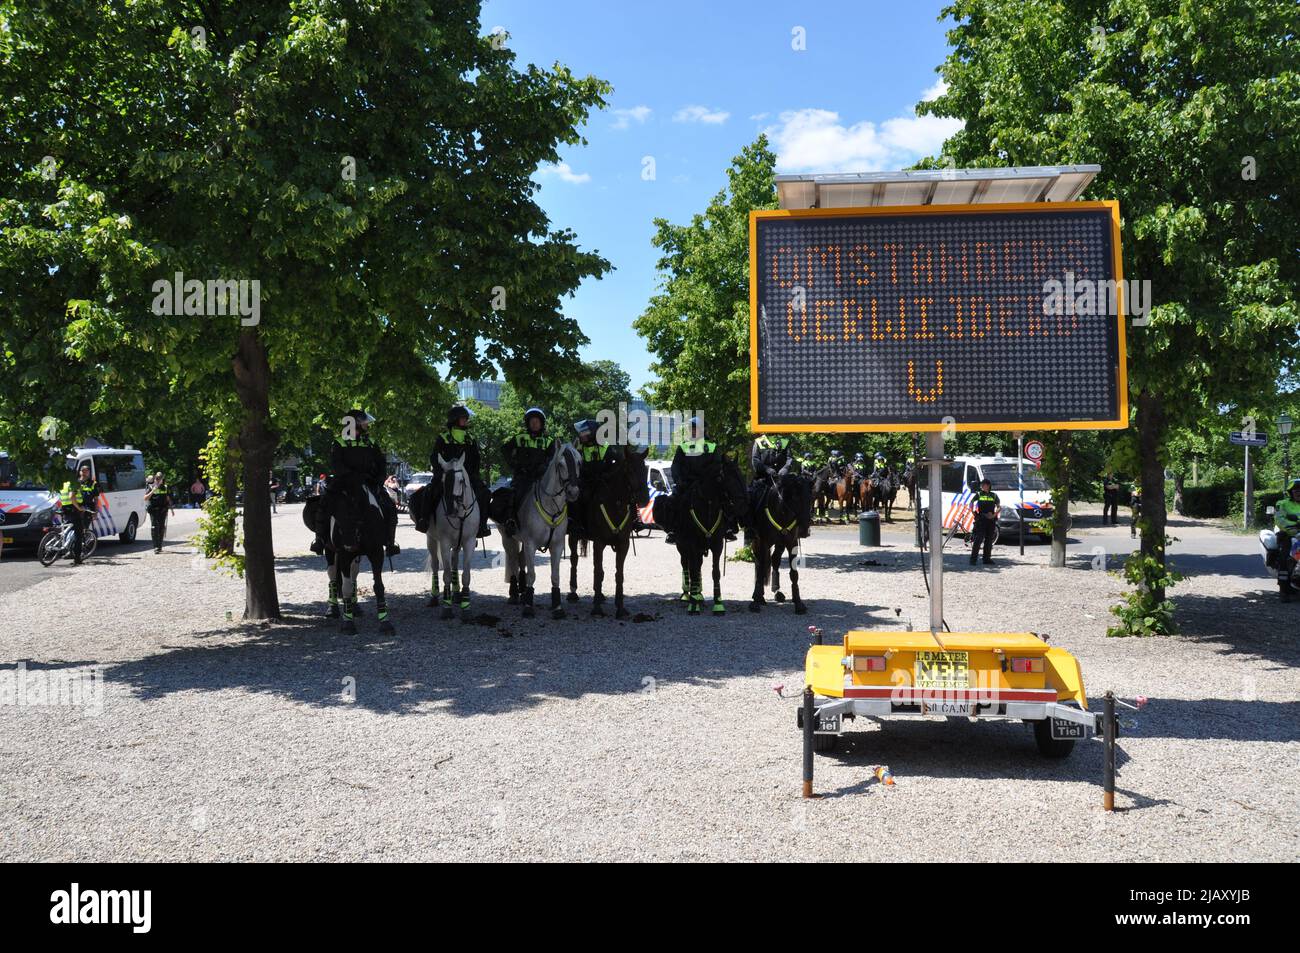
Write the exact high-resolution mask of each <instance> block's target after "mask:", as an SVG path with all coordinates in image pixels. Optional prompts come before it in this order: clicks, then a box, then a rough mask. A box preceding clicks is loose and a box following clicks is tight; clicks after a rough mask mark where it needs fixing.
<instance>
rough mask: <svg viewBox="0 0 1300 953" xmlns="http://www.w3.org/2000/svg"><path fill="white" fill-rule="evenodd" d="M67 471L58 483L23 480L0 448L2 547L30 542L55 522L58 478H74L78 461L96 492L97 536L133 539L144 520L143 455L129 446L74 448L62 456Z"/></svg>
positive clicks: (123, 539)
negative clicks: (94, 484)
mask: <svg viewBox="0 0 1300 953" xmlns="http://www.w3.org/2000/svg"><path fill="white" fill-rule="evenodd" d="M65 463H66V465H67V473H66V475H64V476H63V478H62V479H61V480H59V482H58V485H57V486H52V487H51V486H45V485H44V484H41V483H35V482H31V481H25V480H22V479H20V478H19V476H18V473H17V468H16V467H15V466H14V463H13V461H12V460H10V458H9V455H8V454H7V453H4V452H3V451H0V517H3V524H2V525H3V530H4V542H5V545H10V544H13V545H16V546H24V545H31V546H35V545H36V544H37V543H39V542H40V541H41V537H42V536H44V535H45V534H46V533H47V532H48V531H49V530H50V527H51V526H53V524H54V519H55V514H56V513H57V512H58V511H59V509H60V506H59V491H60V490H61V489H62V487H63V480H67V481H71V482H74V483H75V482H76V480H77V472H78V470H80V469H81V467H82V465H83V464H84V465H87V466H89V467H90V475H91V479H93V480H94V481H95V482H96V483H97V484H98V486H99V490H100V493H101V496H100V501H99V511H98V513H97V514H96V515H95V519H94V522H93V523H92V524H91V525H92V526H93V528H94V530H95V535H96V536H97V537H99V538H101V539H102V538H104V537H106V536H116V537H117V538H118V539H120V540H121V541H122V542H124V543H129V542H131V541H133V540H134V539H135V536H136V533H137V532H138V530H139V529H140V524H141V523H142V522H143V521H144V513H145V509H144V492H145V491H144V481H145V477H146V474H145V469H144V455H143V454H142V453H141V452H140V451H139V450H136V449H135V448H133V447H130V446H127V447H123V448H120V449H119V448H116V447H78V448H77V449H75V450H73V451H72V452H71V453H69V454H68V455H67V457H66V460H65Z"/></svg>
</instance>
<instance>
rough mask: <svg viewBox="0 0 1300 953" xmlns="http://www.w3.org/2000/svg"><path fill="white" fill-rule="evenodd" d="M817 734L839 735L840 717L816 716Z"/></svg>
mask: <svg viewBox="0 0 1300 953" xmlns="http://www.w3.org/2000/svg"><path fill="white" fill-rule="evenodd" d="M817 732H818V733H822V732H825V733H827V734H832V735H838V734H839V733H840V716H839V715H818V716H817Z"/></svg>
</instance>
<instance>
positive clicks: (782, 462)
mask: <svg viewBox="0 0 1300 953" xmlns="http://www.w3.org/2000/svg"><path fill="white" fill-rule="evenodd" d="M797 461H798V457H797V455H796V453H795V449H794V443H793V442H792V441H791V440H790V438H789V437H787V436H785V435H783V434H759V435H758V438H757V439H755V440H754V445H753V447H752V448H751V449H750V451H749V466H750V469H751V470H752V471H753V479H752V480H751V481H750V484H749V511H750V513H751V514H752V513H753V512H754V511H755V510H757V508H758V505H759V503H760V501H761V499H762V496H763V493H764V492H765V491H766V488H767V485H768V484H767V481H768V480H769V479H772V480H777V481H779V480H782V479H784V478H785V475H786V474H787V473H789V472H790V470H791V468H792V467H794V466H795V465H796V463H797ZM806 489H807V488H806V487H804V486H802V484H801V485H800V487H799V490H800V491H803V490H806ZM805 496H806V494H805V493H803V492H800V496H799V499H798V500H797V501H796V500H792V501H791V502H792V503H794V505H795V508H796V511H797V512H798V516H799V536H800V538H804V537H807V536H808V525H809V523H811V522H812V499H811V497H808V498H807V499H805ZM750 528H751V529H752V528H753V527H750Z"/></svg>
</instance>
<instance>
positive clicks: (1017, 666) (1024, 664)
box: [1011, 658, 1043, 672]
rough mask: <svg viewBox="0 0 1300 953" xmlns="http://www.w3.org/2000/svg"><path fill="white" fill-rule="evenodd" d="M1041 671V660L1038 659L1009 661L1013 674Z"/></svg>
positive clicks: (1014, 659)
mask: <svg viewBox="0 0 1300 953" xmlns="http://www.w3.org/2000/svg"><path fill="white" fill-rule="evenodd" d="M1042 670H1043V660H1042V659H1040V658H1013V659H1012V660H1011V671H1013V672H1041V671H1042Z"/></svg>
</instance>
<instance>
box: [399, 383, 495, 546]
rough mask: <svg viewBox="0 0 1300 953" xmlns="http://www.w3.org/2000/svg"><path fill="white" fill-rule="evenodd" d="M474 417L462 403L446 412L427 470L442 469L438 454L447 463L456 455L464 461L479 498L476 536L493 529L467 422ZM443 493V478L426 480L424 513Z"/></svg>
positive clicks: (476, 449) (478, 458)
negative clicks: (427, 482) (444, 427)
mask: <svg viewBox="0 0 1300 953" xmlns="http://www.w3.org/2000/svg"><path fill="white" fill-rule="evenodd" d="M473 419H474V412H473V411H472V410H470V409H469V408H468V407H466V406H465V405H464V404H457V405H456V406H454V407H452V408H451V410H449V411H447V427H446V429H445V430H443V431H442V433H440V434H438V439H437V440H436V441H434V444H433V452H432V453H430V454H429V469H430V470H431V471H433V472H434V473H435V474H437V473H441V472H442V465H441V464H439V463H438V458H439V457H441V458H442V459H443V460H446V461H448V462H449V463H450V462H451V461H452V460H455V459H457V458H459V459H460V460H461V461H463V462H462V464H461V465H462V466H463V467H464V468H465V474H466V475H467V476H468V477H469V485H470V487H471V488H472V489H473V491H474V497H475V499H477V500H478V507H479V524H478V535H479V536H480V537H482V536H491V535H492V529H491V527H490V526H489V525H488V491H487V486H486V484H484V482H483V476H482V468H483V463H482V458H481V454H480V452H479V445H478V441H477V440H475V439H474V437H473V436H472V435H471V434H470V432H469V425H470V422H471V421H472V420H473ZM443 492H444V488H443V485H442V481H440V480H433V481H431V482H430V483H429V490H428V493H429V502H428V504H427V507H426V512H428V513H432V512H434V508H435V507H436V506H437V505H438V502H439V501H440V500H441V499H442V494H443ZM417 528H418V526H417Z"/></svg>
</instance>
